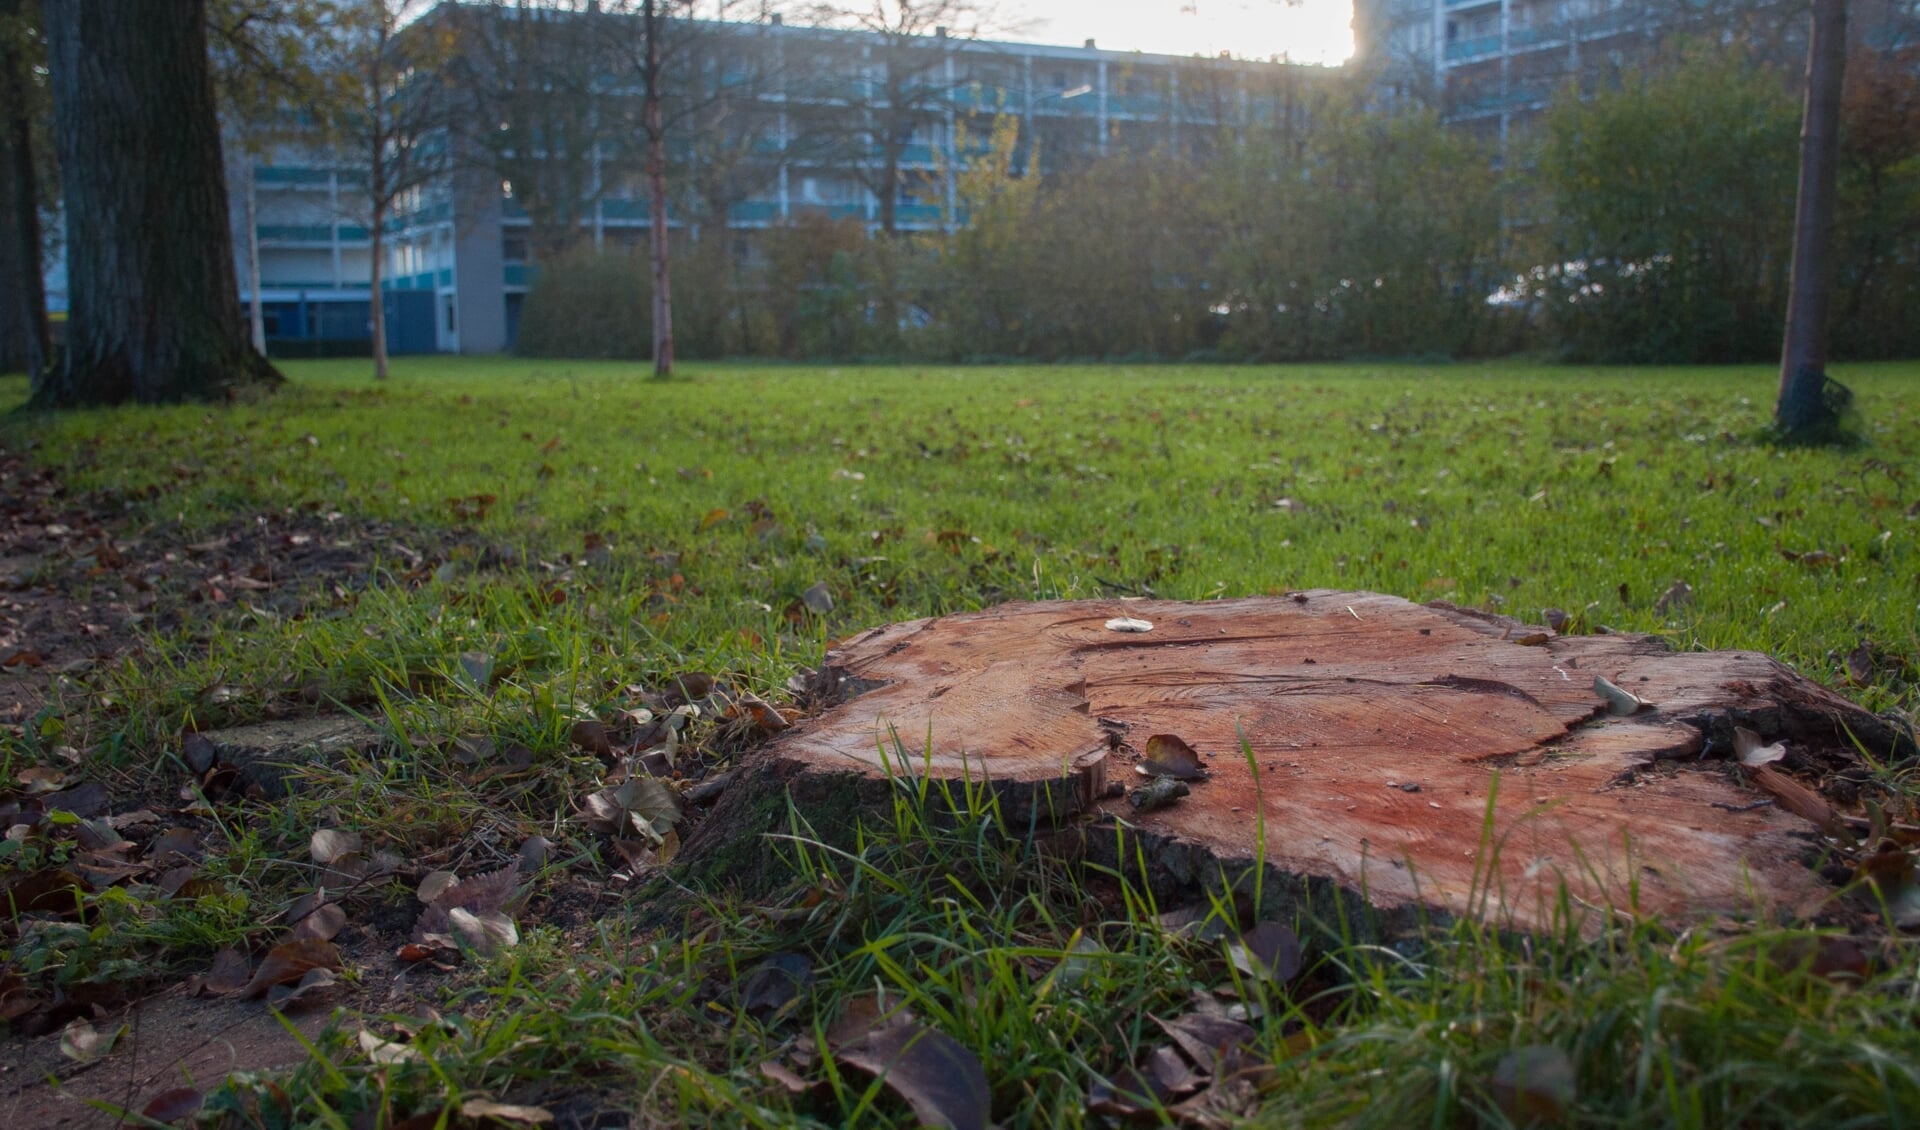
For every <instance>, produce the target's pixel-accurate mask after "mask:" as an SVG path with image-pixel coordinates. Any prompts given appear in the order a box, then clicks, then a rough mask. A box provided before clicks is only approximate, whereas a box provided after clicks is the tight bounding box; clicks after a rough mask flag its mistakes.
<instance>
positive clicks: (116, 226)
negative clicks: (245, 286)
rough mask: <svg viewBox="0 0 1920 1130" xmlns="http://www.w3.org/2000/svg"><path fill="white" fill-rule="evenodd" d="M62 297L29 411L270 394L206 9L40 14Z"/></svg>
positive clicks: (67, 4)
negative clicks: (60, 203)
mask: <svg viewBox="0 0 1920 1130" xmlns="http://www.w3.org/2000/svg"><path fill="white" fill-rule="evenodd" d="M46 12H47V47H48V62H49V65H50V68H51V71H52V82H53V99H54V135H55V141H56V143H57V146H58V150H59V155H60V165H61V169H62V173H63V177H62V179H63V189H64V193H65V198H66V217H67V278H68V291H69V295H70V300H69V311H68V317H67V348H66V356H65V361H64V364H63V365H62V366H61V367H60V368H59V369H58V370H57V371H51V372H49V374H48V375H47V378H46V379H45V380H43V381H42V382H41V383H40V385H39V386H38V387H36V389H35V390H34V403H35V405H37V406H40V407H65V406H70V405H79V404H119V403H123V402H126V401H135V402H138V403H142V404H158V403H167V402H174V401H182V400H206V399H217V398H225V397H230V396H232V395H233V394H235V393H236V392H239V391H240V390H242V389H244V388H249V387H271V386H273V385H276V384H278V383H279V382H280V381H281V379H282V378H281V376H280V374H279V373H278V372H277V371H275V369H274V368H273V366H272V365H270V364H268V363H267V360H266V358H264V357H262V356H260V355H259V354H258V353H256V352H254V350H253V349H252V348H251V347H250V346H249V345H248V344H247V334H246V327H245V326H244V324H243V322H242V318H241V312H240V302H239V292H240V288H239V283H238V280H237V279H236V277H235V274H234V263H233V237H232V230H231V227H230V224H229V221H228V215H227V192H226V183H225V175H224V166H223V164H222V162H221V157H220V130H219V124H218V120H217V116H216V113H215V109H214V92H213V76H212V73H211V70H210V68H209V67H208V65H207V40H206V3H205V0H60V2H59V3H54V4H49V5H47V9H46Z"/></svg>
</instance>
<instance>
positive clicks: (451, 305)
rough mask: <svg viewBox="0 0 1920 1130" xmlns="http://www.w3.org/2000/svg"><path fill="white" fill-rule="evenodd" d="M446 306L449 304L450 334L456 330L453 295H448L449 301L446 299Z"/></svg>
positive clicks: (448, 322) (448, 325) (448, 327)
mask: <svg viewBox="0 0 1920 1130" xmlns="http://www.w3.org/2000/svg"><path fill="white" fill-rule="evenodd" d="M446 304H447V332H448V333H452V332H454V329H453V295H451V294H449V295H447V299H446Z"/></svg>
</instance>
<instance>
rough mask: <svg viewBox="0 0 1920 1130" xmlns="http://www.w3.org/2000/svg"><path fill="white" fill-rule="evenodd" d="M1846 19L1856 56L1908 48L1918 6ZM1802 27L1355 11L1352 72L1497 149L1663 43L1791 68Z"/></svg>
mask: <svg viewBox="0 0 1920 1130" xmlns="http://www.w3.org/2000/svg"><path fill="white" fill-rule="evenodd" d="M1850 18H1851V20H1852V27H1853V38H1854V40H1855V42H1856V43H1858V44H1861V45H1863V46H1867V47H1871V48H1873V49H1881V50H1884V49H1890V48H1896V47H1899V46H1902V45H1908V44H1913V43H1920V36H1916V30H1917V29H1920V0H1856V2H1855V3H1854V4H1852V5H1851V16H1850ZM1806 22H1807V8H1806V5H1805V4H1804V3H1795V2H1786V0H1355V3H1354V41H1355V57H1354V63H1355V65H1356V66H1360V67H1363V68H1367V69H1368V70H1369V72H1370V73H1371V74H1372V75H1373V76H1374V81H1375V83H1376V84H1377V85H1378V88H1379V90H1380V91H1381V93H1382V96H1383V97H1384V98H1386V99H1389V100H1391V99H1395V98H1417V99H1420V100H1422V101H1425V102H1427V103H1428V104H1431V105H1433V106H1436V107H1437V108H1439V110H1440V112H1441V113H1442V114H1443V115H1444V116H1445V118H1446V119H1447V120H1448V121H1449V122H1452V123H1454V124H1456V125H1458V126H1460V127H1462V128H1464V129H1469V130H1472V131H1474V132H1476V133H1481V134H1484V135H1486V136H1488V137H1491V138H1495V139H1497V140H1499V141H1500V142H1501V143H1502V145H1503V146H1504V144H1505V142H1506V141H1507V139H1508V138H1509V136H1510V135H1511V134H1512V132H1513V130H1514V129H1515V128H1516V127H1519V126H1522V125H1524V124H1525V123H1526V122H1527V121H1528V120H1529V119H1530V118H1532V117H1533V116H1534V115H1536V114H1538V113H1539V112H1540V111H1542V110H1544V109H1546V107H1547V105H1548V103H1549V102H1550V101H1551V99H1552V98H1553V96H1554V94H1555V92H1556V91H1558V90H1560V89H1562V88H1564V87H1565V86H1567V85H1568V84H1569V83H1574V84H1577V85H1578V87H1579V89H1581V90H1582V91H1588V92H1590V91H1591V90H1593V89H1595V87H1596V86H1597V85H1600V84H1603V83H1605V82H1606V81H1608V79H1609V78H1610V77H1612V76H1613V75H1616V74H1617V73H1618V72H1619V71H1620V70H1621V69H1622V68H1625V67H1629V66H1632V65H1634V64H1636V63H1639V62H1642V61H1644V60H1645V59H1646V58H1647V57H1648V55H1649V54H1650V53H1651V52H1652V51H1653V50H1654V49H1655V48H1657V47H1658V46H1659V44H1661V43H1662V42H1664V41H1666V40H1667V39H1668V38H1670V37H1672V36H1674V35H1679V34H1690V35H1695V36H1701V37H1705V38H1709V39H1715V40H1725V39H1728V38H1730V37H1735V36H1738V37H1742V38H1743V39H1745V40H1746V41H1747V42H1748V43H1750V44H1752V45H1753V46H1754V47H1755V49H1756V50H1757V51H1758V52H1759V53H1760V54H1763V55H1767V56H1770V57H1773V58H1774V59H1775V61H1776V62H1779V63H1781V64H1783V65H1784V66H1786V67H1788V68H1792V67H1794V66H1797V65H1798V64H1799V62H1800V61H1801V60H1804V59H1805V57H1806V38H1805V36H1806Z"/></svg>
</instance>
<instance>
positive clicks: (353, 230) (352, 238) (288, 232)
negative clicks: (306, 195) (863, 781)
mask: <svg viewBox="0 0 1920 1130" xmlns="http://www.w3.org/2000/svg"><path fill="white" fill-rule="evenodd" d="M336 230H338V234H340V242H342V244H365V242H367V228H363V226H357V224H338V226H336V224H259V226H255V228H253V234H255V236H257V238H259V242H261V244H275V246H288V244H321V246H328V247H330V246H332V244H334V232H336Z"/></svg>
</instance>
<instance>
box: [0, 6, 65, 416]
mask: <svg viewBox="0 0 1920 1130" xmlns="http://www.w3.org/2000/svg"><path fill="white" fill-rule="evenodd" d="M7 7H8V8H10V9H13V10H12V11H9V12H8V13H7V14H8V15H9V16H11V15H14V14H15V13H16V12H17V10H18V9H19V7H20V3H19V0H9V3H8V5H7ZM27 66H28V62H27V59H26V58H25V56H24V53H23V52H21V51H19V50H18V45H17V44H16V43H15V42H13V41H12V39H11V38H9V39H8V40H7V42H5V43H0V84H4V85H0V92H4V96H5V97H4V100H3V101H4V103H5V106H6V121H5V122H4V123H0V126H3V127H4V132H0V372H14V371H24V372H25V373H26V374H27V376H28V379H29V380H31V381H32V382H33V384H34V385H35V386H36V387H38V385H39V384H40V382H41V380H42V373H43V372H44V371H45V369H46V368H47V366H48V364H49V359H50V358H51V357H52V353H53V335H52V333H51V332H50V329H49V327H48V325H47V295H46V287H45V284H44V283H43V282H42V280H41V275H40V269H41V262H40V250H41V233H40V176H39V171H38V169H37V168H36V167H35V165H34V152H33V148H34V138H33V116H32V115H33V110H32V107H31V104H30V102H29V101H28V97H27V83H28V79H27Z"/></svg>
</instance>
